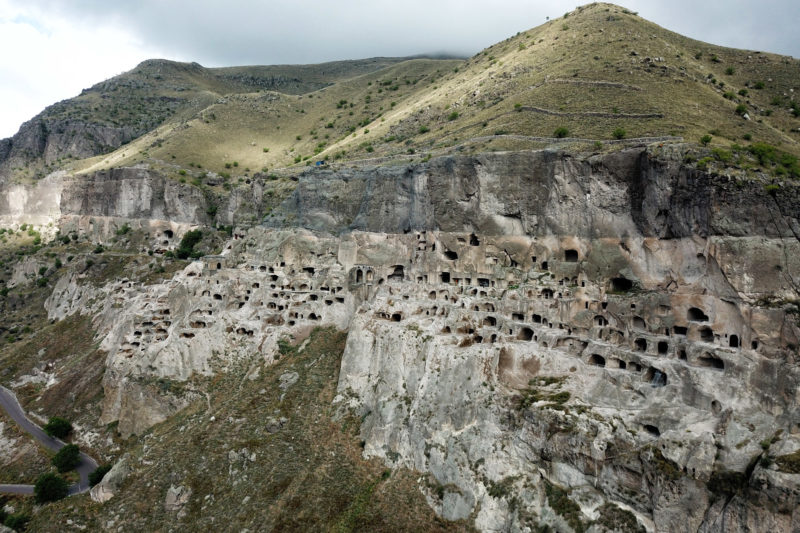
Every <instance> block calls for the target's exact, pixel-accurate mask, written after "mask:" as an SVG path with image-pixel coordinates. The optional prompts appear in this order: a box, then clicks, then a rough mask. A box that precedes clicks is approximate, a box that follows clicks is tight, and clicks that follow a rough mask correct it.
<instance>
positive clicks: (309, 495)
mask: <svg viewBox="0 0 800 533" xmlns="http://www.w3.org/2000/svg"><path fill="white" fill-rule="evenodd" d="M345 339H346V333H343V332H336V331H334V330H327V329H326V330H315V331H314V332H312V334H311V337H310V342H309V344H308V345H307V346H306V348H305V349H303V350H302V351H298V350H296V349H295V350H292V353H290V354H287V355H286V356H284V357H281V359H280V360H279V362H278V363H276V364H275V365H273V366H271V367H266V368H263V369H262V371H261V372H260V374H259V376H258V378H257V379H255V380H249V379H246V378H244V376H245V374H246V373H247V371H248V370H249V369H250V364H249V363H248V364H245V365H243V366H242V368H241V369H239V370H238V371H235V372H232V373H230V374H224V375H218V376H215V377H214V378H213V379H208V380H201V381H202V383H195V384H194V385H200V386H202V387H203V388H204V389H205V390H207V391H209V394H210V395H211V397H210V403H211V406H212V407H211V410H210V411H207V408H206V402H205V400H202V401H199V402H197V403H196V404H193V405H192V406H190V407H189V408H187V409H186V410H184V411H182V412H181V413H179V414H178V415H176V416H175V417H173V418H172V419H170V420H169V421H167V422H165V423H164V424H161V425H160V426H157V427H156V428H153V430H152V431H151V432H150V433H149V434H147V435H145V436H143V437H142V438H141V439H138V440H133V441H132V442H131V443H130V444H131V446H130V447H129V449H130V450H131V451H132V453H133V457H134V459H133V460H134V464H136V470H135V472H134V473H133V474H132V476H131V478H130V479H129V480H128V482H127V483H126V484H125V487H124V490H123V493H122V494H120V495H119V496H118V497H117V498H115V499H114V500H112V501H111V502H109V503H108V504H106V505H104V506H97V505H94V504H91V503H89V502H87V501H86V500H85V499H84V498H79V499H72V500H70V501H69V502H64V503H59V504H55V505H51V506H49V508H48V509H46V510H43V511H41V512H39V513H38V514H37V515H36V516H35V517H34V521H33V522H32V527H33V528H35V529H36V530H37V531H54V530H56V529H55V528H58V527H59V526H58V524H59V523H63V520H65V519H67V518H69V519H72V520H74V521H76V522H77V523H80V524H85V525H87V526H89V529H95V528H97V527H98V526H99V525H100V524H102V520H107V517H110V516H118V517H119V518H118V519H117V524H118V525H122V526H123V527H124V528H125V529H126V530H130V531H134V530H135V531H145V530H147V531H167V530H169V529H176V530H177V529H191V530H203V529H208V530H214V531H241V530H242V529H244V528H248V529H249V530H250V531H386V532H389V531H466V530H469V529H470V528H469V527H468V526H466V525H465V524H463V523H450V522H446V521H443V520H441V519H439V518H437V517H436V516H435V515H434V513H433V511H432V510H431V509H430V507H428V505H427V504H426V502H425V500H424V497H423V496H422V493H421V492H420V491H419V489H418V488H417V480H416V478H417V477H418V474H417V475H415V474H414V473H412V472H407V471H402V470H399V471H395V472H391V471H387V470H386V468H385V467H384V466H383V465H382V464H381V462H380V461H378V460H371V461H365V460H363V459H362V458H361V451H362V450H361V447H360V445H359V438H358V428H359V426H360V421H359V420H358V419H357V418H349V417H347V418H345V419H343V420H339V421H336V420H334V419H333V412H332V409H331V402H332V400H333V396H334V395H335V392H336V384H337V382H338V371H339V367H340V362H341V354H342V352H343V350H344V341H345ZM290 371H294V372H297V373H298V374H299V380H298V382H297V383H296V384H295V385H293V386H292V387H291V388H290V389H288V391H286V394H285V396H284V397H283V399H282V400H281V394H282V392H283V391H282V390H281V389H280V388H279V387H278V383H279V379H278V378H279V376H281V375H282V374H284V373H286V372H290ZM211 416H214V421H211V420H210V417H211ZM281 417H283V418H285V419H286V422H285V423H284V425H283V426H282V427H281V428H280V429H279V430H278V431H276V432H274V433H271V432H270V431H269V430H268V429H267V428H268V427H269V424H270V419H272V418H277V419H280V418H281ZM243 450H246V452H244V453H243ZM250 454H255V461H251V460H250V459H248V458H245V456H249V455H250ZM170 485H174V486H177V485H183V486H185V487H191V489H192V497H191V499H190V501H189V503H188V504H187V506H186V508H185V511H186V516H185V518H182V519H181V518H178V517H177V516H176V515H175V514H174V513H167V512H165V511H164V508H163V502H164V497H165V493H166V490H167V488H168V487H169V486H170ZM101 517H106V518H101Z"/></svg>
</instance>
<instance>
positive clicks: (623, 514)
mask: <svg viewBox="0 0 800 533" xmlns="http://www.w3.org/2000/svg"><path fill="white" fill-rule="evenodd" d="M597 511H598V513H599V514H600V516H599V517H598V518H597V520H596V521H595V522H596V523H598V524H600V525H601V526H603V527H604V528H606V529H607V530H609V531H615V532H619V533H645V532H646V531H647V529H645V527H644V526H642V525H641V524H640V523H639V521H638V520H636V516H635V515H634V514H633V513H632V512H630V511H626V510H625V509H622V508H621V507H619V506H617V505H615V504H613V503H604V504H603V505H602V506H601V507H600V508H599V509H598V510H597Z"/></svg>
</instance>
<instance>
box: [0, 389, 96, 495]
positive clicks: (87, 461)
mask: <svg viewBox="0 0 800 533" xmlns="http://www.w3.org/2000/svg"><path fill="white" fill-rule="evenodd" d="M0 407H2V408H3V410H4V411H5V412H6V413H8V416H10V417H11V418H12V419H13V420H14V422H16V423H17V424H19V427H21V428H22V429H23V430H25V431H27V432H28V433H30V434H31V435H32V436H33V438H34V439H36V440H37V441H39V442H40V443H41V444H42V445H43V446H44V447H46V448H47V449H49V450H52V451H54V452H57V451H58V450H60V449H61V448H62V447H64V446H65V445H66V443H65V442H63V441H61V440H59V439H56V438H54V437H51V436H50V435H48V434H47V433H45V432H44V430H43V429H42V428H40V427H39V426H38V425H36V424H35V423H33V422H31V421H30V419H29V418H28V417H27V416H25V411H23V409H22V406H21V405H20V404H19V401H18V400H17V397H16V395H15V394H14V393H13V392H11V391H10V390H8V389H7V388H5V387H3V386H2V385H0ZM95 468H97V461H95V460H94V459H92V458H91V457H89V456H88V455H86V454H85V453H83V452H81V462H80V464H78V467H77V468H76V470H77V471H78V474H79V475H80V481H79V482H78V483H75V484H74V485H72V486H71V487H70V488H69V494H70V496H71V495H73V494H81V493H82V492H86V491H87V490H89V489H90V488H91V486H90V485H89V474H90V473H92V471H94V469H95ZM0 493H5V494H33V485H0Z"/></svg>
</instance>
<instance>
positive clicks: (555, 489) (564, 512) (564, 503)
mask: <svg viewBox="0 0 800 533" xmlns="http://www.w3.org/2000/svg"><path fill="white" fill-rule="evenodd" d="M544 490H545V494H546V495H547V505H549V506H550V508H551V509H553V511H555V512H556V513H557V514H559V515H561V516H562V517H563V518H564V519H565V520H566V521H567V524H569V527H571V528H572V529H573V530H574V531H575V533H583V532H584V531H586V524H585V523H584V522H583V520H582V518H583V513H582V512H581V508H580V506H579V505H578V504H577V503H575V502H574V501H572V500H571V499H570V497H569V492H568V491H567V490H565V489H563V488H561V487H559V486H558V485H555V484H553V483H550V482H549V481H545V485H544Z"/></svg>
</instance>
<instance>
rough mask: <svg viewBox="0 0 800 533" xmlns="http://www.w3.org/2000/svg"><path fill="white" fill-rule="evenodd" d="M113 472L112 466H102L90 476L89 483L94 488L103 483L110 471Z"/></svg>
mask: <svg viewBox="0 0 800 533" xmlns="http://www.w3.org/2000/svg"><path fill="white" fill-rule="evenodd" d="M109 470H111V465H100V466H98V467H97V468H95V469H94V470H92V472H91V473H90V474H89V483H90V484H91V485H92V487H94V486H95V485H97V484H98V483H100V482H101V481H103V477H104V476H105V475H106V474H108V471H109Z"/></svg>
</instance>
